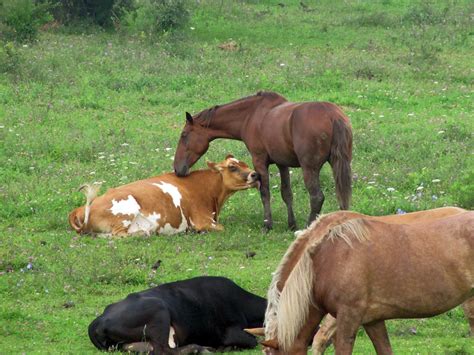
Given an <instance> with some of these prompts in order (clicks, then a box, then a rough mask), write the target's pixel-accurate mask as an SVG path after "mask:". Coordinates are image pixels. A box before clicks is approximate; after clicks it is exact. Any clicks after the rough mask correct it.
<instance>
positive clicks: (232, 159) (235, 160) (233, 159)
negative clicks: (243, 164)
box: [229, 158, 240, 163]
mask: <svg viewBox="0 0 474 355" xmlns="http://www.w3.org/2000/svg"><path fill="white" fill-rule="evenodd" d="M229 160H230V161H233V162H236V163H240V161H238V160H237V159H235V158H229Z"/></svg>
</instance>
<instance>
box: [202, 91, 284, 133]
mask: <svg viewBox="0 0 474 355" xmlns="http://www.w3.org/2000/svg"><path fill="white" fill-rule="evenodd" d="M254 98H263V99H273V100H275V99H285V98H284V97H283V96H281V95H279V94H277V93H276V92H272V91H259V92H257V93H256V94H254V95H249V96H246V97H242V98H240V99H237V100H234V101H231V102H228V103H226V104H223V105H215V106H212V107H210V108H207V109H205V110H202V111H201V112H199V113H198V114H197V115H196V116H195V117H196V119H197V120H199V123H200V124H201V125H204V123H205V122H207V123H206V124H205V126H209V123H210V122H211V120H212V118H213V117H214V115H215V114H216V111H217V109H219V108H221V107H222V108H225V107H228V106H231V105H235V104H239V103H242V102H244V101H248V100H250V99H254ZM285 100H286V99H285Z"/></svg>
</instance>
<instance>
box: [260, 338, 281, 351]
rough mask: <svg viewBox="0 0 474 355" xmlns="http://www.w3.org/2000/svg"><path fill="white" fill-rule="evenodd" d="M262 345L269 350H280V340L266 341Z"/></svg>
mask: <svg viewBox="0 0 474 355" xmlns="http://www.w3.org/2000/svg"><path fill="white" fill-rule="evenodd" d="M260 344H262V345H263V346H266V347H267V348H272V349H275V350H278V349H279V348H280V346H279V344H278V340H276V339H269V340H264V341H261V342H260Z"/></svg>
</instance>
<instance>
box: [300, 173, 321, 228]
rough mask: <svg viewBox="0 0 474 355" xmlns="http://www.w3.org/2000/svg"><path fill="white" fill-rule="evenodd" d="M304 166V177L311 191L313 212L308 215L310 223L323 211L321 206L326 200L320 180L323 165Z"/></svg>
mask: <svg viewBox="0 0 474 355" xmlns="http://www.w3.org/2000/svg"><path fill="white" fill-rule="evenodd" d="M301 167H302V168H303V178H304V184H305V186H306V189H307V190H308V192H309V201H310V206H311V212H310V214H309V217H308V225H310V224H311V222H313V221H314V220H315V219H316V217H317V216H318V214H319V212H321V207H322V206H323V202H324V194H323V192H322V191H321V184H320V182H319V172H320V170H321V165H317V166H316V167H314V166H303V165H302V166H301Z"/></svg>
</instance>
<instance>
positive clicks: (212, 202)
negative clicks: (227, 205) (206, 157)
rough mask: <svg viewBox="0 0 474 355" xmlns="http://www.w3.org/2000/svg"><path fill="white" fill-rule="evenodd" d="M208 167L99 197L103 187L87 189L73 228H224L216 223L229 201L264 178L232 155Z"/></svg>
mask: <svg viewBox="0 0 474 355" xmlns="http://www.w3.org/2000/svg"><path fill="white" fill-rule="evenodd" d="M207 165H208V166H209V169H205V170H197V171H194V172H192V173H191V174H189V175H188V176H186V177H177V176H176V175H175V174H173V173H169V174H164V175H160V176H156V177H152V178H149V179H145V180H140V181H136V182H132V183H130V184H127V185H123V186H120V187H117V188H112V189H109V190H108V191H107V192H106V193H105V194H103V195H102V196H99V197H97V198H95V197H96V195H97V191H98V189H99V187H100V185H84V186H83V187H81V190H82V191H83V192H84V194H85V195H86V197H87V202H86V205H85V206H83V207H79V208H76V209H75V210H74V211H72V212H71V213H70V214H69V224H70V225H71V227H72V228H73V229H74V230H76V232H78V233H80V234H100V235H106V236H128V235H150V234H175V233H179V232H184V231H186V230H189V229H192V230H195V231H212V230H217V231H220V230H223V226H222V225H221V224H219V223H218V222H217V220H218V217H219V212H220V211H221V208H222V206H223V204H224V202H225V201H226V200H227V199H228V198H229V197H230V196H231V195H232V194H233V193H235V192H236V191H239V190H244V189H248V188H250V187H257V185H259V175H258V174H257V173H256V172H255V171H253V170H251V169H250V168H249V167H248V166H247V164H245V163H244V162H241V161H239V160H237V159H235V158H234V157H233V156H232V155H228V156H227V157H226V159H225V160H224V161H223V162H221V163H212V162H208V163H207Z"/></svg>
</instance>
